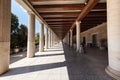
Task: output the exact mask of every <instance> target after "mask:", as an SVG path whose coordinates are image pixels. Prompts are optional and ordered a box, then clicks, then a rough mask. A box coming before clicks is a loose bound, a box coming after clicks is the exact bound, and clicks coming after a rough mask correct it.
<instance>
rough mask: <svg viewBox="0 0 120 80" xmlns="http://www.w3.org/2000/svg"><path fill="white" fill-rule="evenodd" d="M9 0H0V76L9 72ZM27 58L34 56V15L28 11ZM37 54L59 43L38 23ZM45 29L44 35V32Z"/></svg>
mask: <svg viewBox="0 0 120 80" xmlns="http://www.w3.org/2000/svg"><path fill="white" fill-rule="evenodd" d="M10 8H11V0H0V74H3V73H4V72H6V71H7V70H9V62H10V28H11V9H10ZM28 14H29V21H28V41H27V57H28V58H32V57H34V56H35V19H36V15H35V14H34V13H33V12H31V11H28ZM40 24H41V27H40V34H39V36H40V37H39V52H43V51H44V49H48V48H50V47H52V46H54V45H55V43H57V42H58V41H59V38H58V37H57V35H56V34H55V33H54V32H53V31H52V30H51V29H50V28H49V27H48V26H47V25H46V24H45V23H43V22H40ZM44 28H46V33H45V32H44V31H45V30H44Z"/></svg>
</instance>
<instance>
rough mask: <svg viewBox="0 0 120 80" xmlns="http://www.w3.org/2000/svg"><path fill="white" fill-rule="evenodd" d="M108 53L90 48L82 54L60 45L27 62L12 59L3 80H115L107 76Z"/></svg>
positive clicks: (0, 79)
mask: <svg viewBox="0 0 120 80" xmlns="http://www.w3.org/2000/svg"><path fill="white" fill-rule="evenodd" d="M106 53H107V52H105V51H100V50H98V49H96V48H91V49H90V48H89V49H87V53H86V54H79V53H76V52H75V51H74V50H73V49H72V48H69V47H68V46H67V45H65V44H63V45H62V43H60V44H58V45H56V46H54V47H52V48H50V49H47V50H45V52H42V53H40V52H37V53H36V56H35V57H34V58H24V57H25V53H24V54H22V53H21V54H18V55H12V56H11V64H10V70H9V71H8V72H7V73H5V74H4V75H2V76H0V80H115V79H113V78H111V77H110V76H108V75H107V74H106V73H105V70H104V69H105V67H106V66H107V54H106ZM13 56H14V57H16V58H17V57H18V58H19V59H14V60H13V58H14V57H13Z"/></svg>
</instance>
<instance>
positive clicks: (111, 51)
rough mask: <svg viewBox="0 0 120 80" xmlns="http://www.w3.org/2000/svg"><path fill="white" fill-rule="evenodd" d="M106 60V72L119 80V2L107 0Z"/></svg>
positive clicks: (119, 0) (118, 0) (117, 0)
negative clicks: (107, 62) (107, 63)
mask: <svg viewBox="0 0 120 80" xmlns="http://www.w3.org/2000/svg"><path fill="white" fill-rule="evenodd" d="M107 20H108V21H107V26H108V27H107V32H108V59H109V65H108V67H107V68H106V71H107V72H108V74H110V75H111V76H113V77H115V78H116V79H118V80H120V0H107Z"/></svg>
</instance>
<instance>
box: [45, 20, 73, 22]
mask: <svg viewBox="0 0 120 80" xmlns="http://www.w3.org/2000/svg"><path fill="white" fill-rule="evenodd" d="M74 20H75V19H45V21H46V22H52V21H74Z"/></svg>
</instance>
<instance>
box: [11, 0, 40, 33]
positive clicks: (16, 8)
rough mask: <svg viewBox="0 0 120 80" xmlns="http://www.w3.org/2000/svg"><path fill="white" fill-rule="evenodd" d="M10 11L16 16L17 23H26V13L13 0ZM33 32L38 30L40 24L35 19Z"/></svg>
mask: <svg viewBox="0 0 120 80" xmlns="http://www.w3.org/2000/svg"><path fill="white" fill-rule="evenodd" d="M11 12H12V13H13V14H15V15H16V16H18V19H19V24H24V25H26V26H27V25H28V13H27V12H26V11H25V10H24V9H23V8H22V7H21V6H20V5H19V4H18V3H17V2H16V1H15V0H12V4H11ZM35 32H36V33H38V32H40V24H39V22H38V21H37V20H36V30H35Z"/></svg>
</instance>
